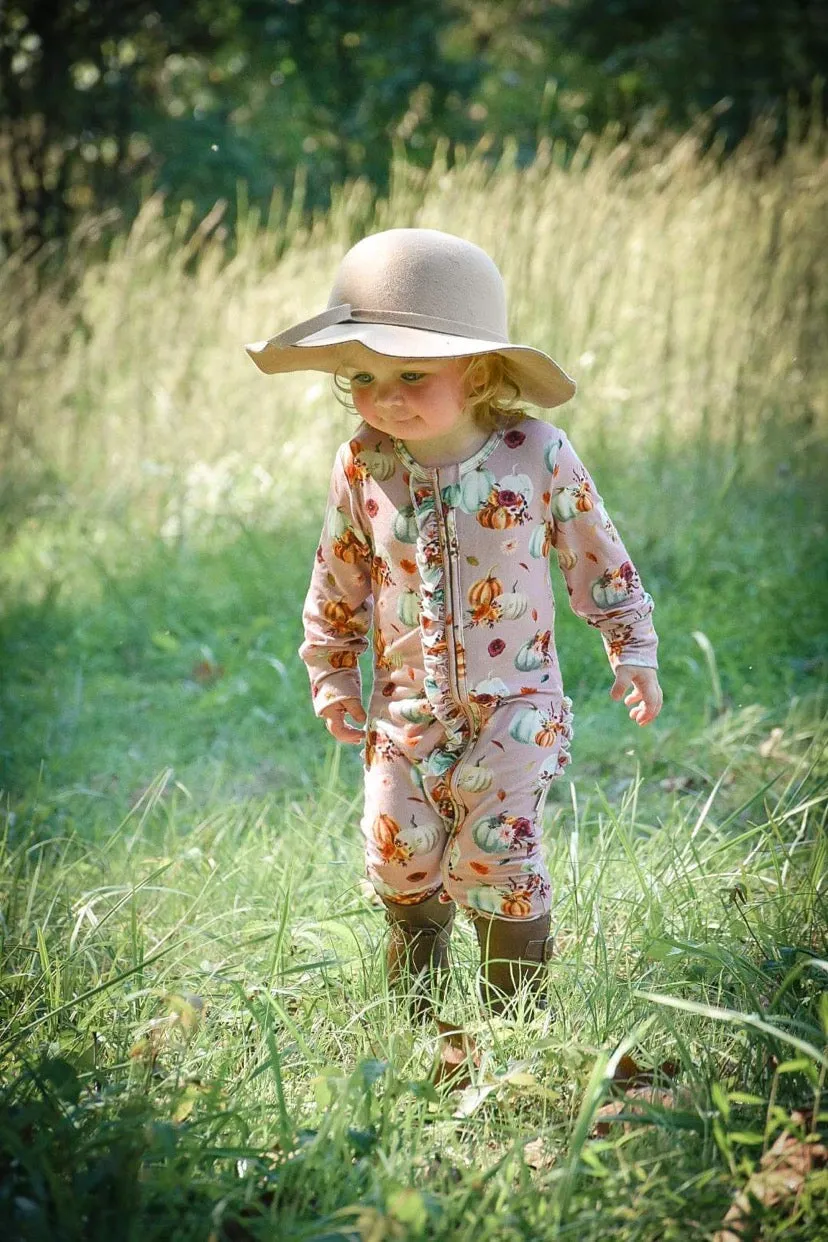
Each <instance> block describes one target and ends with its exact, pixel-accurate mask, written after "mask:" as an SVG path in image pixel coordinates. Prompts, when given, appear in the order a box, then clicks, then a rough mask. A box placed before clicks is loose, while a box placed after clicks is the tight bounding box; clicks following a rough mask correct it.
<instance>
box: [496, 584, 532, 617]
mask: <svg viewBox="0 0 828 1242" xmlns="http://www.w3.org/2000/svg"><path fill="white" fill-rule="evenodd" d="M494 602H495V604H496V605H497V607H498V608H499V609H500V615H501V617H502V619H503V620H504V621H517V619H518V617H522V616H523V614H524V613H525V612H526V610H527V608H528V607H529V600H528V599H527V598H526V596H525V595H522V594H521V592H520V591H511V592H508V593H507V594H505V595H498V597H497V599H496V600H495V601H494Z"/></svg>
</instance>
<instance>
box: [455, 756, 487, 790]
mask: <svg viewBox="0 0 828 1242" xmlns="http://www.w3.org/2000/svg"><path fill="white" fill-rule="evenodd" d="M493 780H494V773H493V772H492V769H491V768H487V767H486V766H485V764H483V763H475V764H472V766H471V767H468V768H464V769H463V770H462V771H461V773H460V775H459V776H458V778H457V785H458V787H459V788H460V789H465V790H466V792H467V793H483V791H484V790H486V789H490V788H491V784H492V781H493Z"/></svg>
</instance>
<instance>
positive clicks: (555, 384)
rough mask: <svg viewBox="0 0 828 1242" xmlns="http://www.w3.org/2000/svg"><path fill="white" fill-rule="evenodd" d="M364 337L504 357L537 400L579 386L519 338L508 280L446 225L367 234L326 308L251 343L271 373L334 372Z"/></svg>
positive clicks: (372, 344) (411, 353) (421, 350)
mask: <svg viewBox="0 0 828 1242" xmlns="http://www.w3.org/2000/svg"><path fill="white" fill-rule="evenodd" d="M355 343H358V344H361V345H364V346H365V348H366V349H369V350H372V351H373V352H374V353H377V354H383V355H385V356H387V357H391V358H466V357H473V356H474V355H476V354H489V353H496V354H502V355H503V357H504V358H507V359H508V360H509V362H510V364H511V366H510V370H511V373H512V374H513V375H514V378H515V381H516V382H517V383H518V385H519V387H520V396H521V397H522V398H523V399H524V400H526V401H528V402H531V404H533V405H539V406H543V407H546V408H548V409H549V408H552V407H553V406H556V405H562V404H563V403H564V402H565V401H568V400H569V399H570V397H572V396H573V395H574V393H575V382H574V380H572V379H571V378H570V376H568V375H567V373H566V371H564V370H563V369H562V368H561V367H560V366H558V364H557V362H555V360H554V359H553V358H550V356H549V355H548V354H545V353H544V352H543V351H542V350H540V349H534V348H533V347H532V346H531V345H516V344H513V343H512V342H511V341H510V340H509V329H508V324H507V318H506V291H505V288H504V285H503V279H502V277H501V275H500V272H499V271H498V269H497V267H496V266H495V264H494V263H493V262H492V260H491V259H490V258H489V256H488V255H487V254H486V252H485V251H484V250H481V249H480V247H479V246H475V245H474V244H473V243H472V242H469V241H465V240H464V239H463V238H461V237H454V236H453V235H452V234H450V233H441V232H438V231H437V230H436V229H388V230H387V231H385V232H383V233H374V234H372V235H371V236H370V237H365V238H363V240H362V241H360V242H357V244H356V245H355V246H353V247H352V248H351V249H350V250H349V251H348V253H347V254H346V255H345V257H344V258H343V260H342V262H341V263H340V265H339V269H338V271H337V273H336V277H335V279H334V283H333V288H332V290H331V296H330V298H329V300H328V307H327V309H326V310H324V311H323V312H322V313H321V314H320V315H315V316H314V317H313V318H311V319H305V320H303V321H302V322H301V323H298V324H295V325H294V326H293V327H292V328H288V329H287V330H286V331H284V332H280V333H279V334H278V335H277V336H273V337H271V338H270V339H269V340H267V341H257V342H254V343H253V344H251V345H247V346H246V347H245V348H246V349H247V352H248V354H249V355H250V357H251V358H252V359H253V361H254V362H255V363H256V366H257V367H258V368H259V369H260V370H261V371H264V373H265V374H266V375H275V374H277V373H279V372H285V371H307V370H309V371H327V372H330V373H331V374H333V373H335V372H336V371H337V370H338V369H339V368H340V367H342V365H343V362H344V359H345V357H346V356H347V352H348V346H351V345H353V344H355Z"/></svg>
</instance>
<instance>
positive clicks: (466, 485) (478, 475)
mask: <svg viewBox="0 0 828 1242" xmlns="http://www.w3.org/2000/svg"><path fill="white" fill-rule="evenodd" d="M494 486H495V477H494V475H493V474H492V473H491V471H489V470H470V471H469V473H468V474H467V475H465V477H464V478H463V480H462V482H461V483H460V497H459V504H460V508H461V509H462V510H463V511H464V512H465V513H477V511H478V509H482V507H483V505H484V504H485V503H486V501H487V500H488V498H489V493H490V492H491V490H492V488H493V487H494Z"/></svg>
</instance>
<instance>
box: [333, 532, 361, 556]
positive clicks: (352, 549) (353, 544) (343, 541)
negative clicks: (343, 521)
mask: <svg viewBox="0 0 828 1242" xmlns="http://www.w3.org/2000/svg"><path fill="white" fill-rule="evenodd" d="M331 547H332V549H333V554H334V556H335V557H337V559H338V560H340V561H344V562H345V564H346V565H355V564H356V563H357V561H361V560H362V559H363V557H364V556H365V545H364V544H362V543H360V541H359V539H358V538H357V536H356V532H355V531H353V530H352V529H351V527H350V526H349V527H348V529H347V530H346V531H345V532H344V534H342V535H340V536H339V538H338V539H334V541H333V543H332V545H331Z"/></svg>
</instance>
